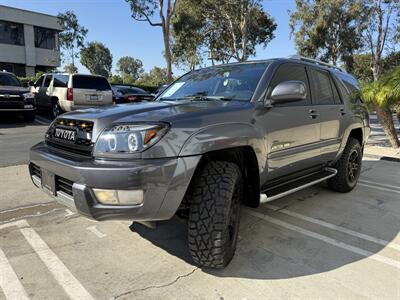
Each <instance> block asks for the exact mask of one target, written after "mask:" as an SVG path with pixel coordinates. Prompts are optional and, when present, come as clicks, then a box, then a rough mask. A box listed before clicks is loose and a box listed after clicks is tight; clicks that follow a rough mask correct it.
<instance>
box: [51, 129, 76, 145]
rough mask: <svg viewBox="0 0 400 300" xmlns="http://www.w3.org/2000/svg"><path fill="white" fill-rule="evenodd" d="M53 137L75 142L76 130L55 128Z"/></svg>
mask: <svg viewBox="0 0 400 300" xmlns="http://www.w3.org/2000/svg"><path fill="white" fill-rule="evenodd" d="M54 137H55V138H57V139H61V140H65V141H68V142H75V141H76V130H73V129H64V128H56V129H55V130H54Z"/></svg>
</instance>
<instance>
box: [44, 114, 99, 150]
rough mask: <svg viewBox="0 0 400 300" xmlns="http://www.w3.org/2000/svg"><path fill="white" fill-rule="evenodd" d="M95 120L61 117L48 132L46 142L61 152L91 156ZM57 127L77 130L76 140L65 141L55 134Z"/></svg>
mask: <svg viewBox="0 0 400 300" xmlns="http://www.w3.org/2000/svg"><path fill="white" fill-rule="evenodd" d="M93 125H94V124H93V122H90V121H83V120H72V119H64V118H60V119H57V121H56V122H55V123H54V124H53V125H52V126H51V127H50V128H49V130H48V131H47V133H46V144H47V145H48V146H50V147H52V148H55V150H60V151H61V152H67V153H73V154H78V155H81V156H86V157H90V156H91V155H92V150H93V143H92V134H93ZM55 128H63V129H73V130H76V132H77V139H76V141H75V142H70V141H65V140H62V139H59V138H56V137H55V136H54V131H55Z"/></svg>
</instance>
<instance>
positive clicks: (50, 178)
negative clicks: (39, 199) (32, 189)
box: [41, 169, 56, 195]
mask: <svg viewBox="0 0 400 300" xmlns="http://www.w3.org/2000/svg"><path fill="white" fill-rule="evenodd" d="M41 173H42V189H43V190H44V191H45V192H47V193H49V194H50V195H54V194H55V190H56V183H55V178H54V174H53V173H51V172H49V171H47V170H45V169H42V170H41Z"/></svg>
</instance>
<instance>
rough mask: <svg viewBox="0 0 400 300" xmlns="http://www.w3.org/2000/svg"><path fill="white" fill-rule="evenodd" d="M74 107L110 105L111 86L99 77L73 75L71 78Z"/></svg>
mask: <svg viewBox="0 0 400 300" xmlns="http://www.w3.org/2000/svg"><path fill="white" fill-rule="evenodd" d="M72 87H73V95H74V96H73V97H74V105H75V106H78V107H79V106H102V105H111V104H112V91H111V86H110V84H109V83H108V81H107V79H106V78H104V77H101V76H90V75H74V76H73V77H72Z"/></svg>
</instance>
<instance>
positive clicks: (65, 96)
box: [32, 73, 113, 117]
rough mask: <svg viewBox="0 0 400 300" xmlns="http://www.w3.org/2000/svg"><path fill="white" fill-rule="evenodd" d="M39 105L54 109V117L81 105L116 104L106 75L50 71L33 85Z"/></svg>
mask: <svg viewBox="0 0 400 300" xmlns="http://www.w3.org/2000/svg"><path fill="white" fill-rule="evenodd" d="M32 93H34V94H35V100H36V106H37V108H38V109H51V112H52V114H53V116H54V117H57V116H58V115H60V114H61V113H63V112H66V111H72V110H76V109H79V108H88V107H94V106H105V105H112V104H113V94H112V90H111V86H110V84H109V82H108V81H107V79H106V78H105V77H103V76H97V75H84V74H66V73H65V74H64V73H48V74H44V75H42V76H41V77H40V78H39V79H38V80H37V81H36V82H35V83H34V84H33V86H32Z"/></svg>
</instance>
